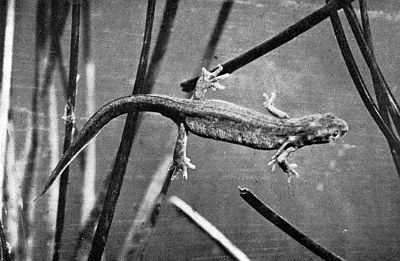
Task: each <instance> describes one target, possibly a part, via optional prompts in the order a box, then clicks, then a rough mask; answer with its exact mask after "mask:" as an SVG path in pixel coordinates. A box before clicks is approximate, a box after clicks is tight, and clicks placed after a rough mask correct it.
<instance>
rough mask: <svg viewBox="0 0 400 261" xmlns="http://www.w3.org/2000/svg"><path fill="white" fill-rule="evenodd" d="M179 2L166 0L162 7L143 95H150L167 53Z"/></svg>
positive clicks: (177, 0)
mask: <svg viewBox="0 0 400 261" xmlns="http://www.w3.org/2000/svg"><path fill="white" fill-rule="evenodd" d="M178 6H179V0H167V2H166V3H165V7H164V14H163V18H162V21H161V26H160V31H159V33H158V36H157V40H156V42H155V45H154V51H153V54H152V56H151V59H150V63H149V68H148V70H147V72H146V80H145V82H146V85H145V88H143V90H144V92H143V93H150V92H151V91H152V89H153V87H154V84H155V82H156V79H157V78H158V74H159V72H160V67H161V64H162V60H163V59H164V56H165V54H166V52H167V48H168V45H169V39H170V36H171V32H172V28H173V27H174V22H175V17H176V12H177V10H178Z"/></svg>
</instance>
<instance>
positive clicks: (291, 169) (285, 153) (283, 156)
mask: <svg viewBox="0 0 400 261" xmlns="http://www.w3.org/2000/svg"><path fill="white" fill-rule="evenodd" d="M296 149H297V148H296V147H288V148H286V149H283V150H282V151H281V152H280V153H279V154H278V153H277V154H275V156H274V157H273V158H272V160H271V161H270V162H269V163H268V165H271V164H275V163H277V164H278V166H279V167H280V168H281V169H282V170H283V171H284V172H286V173H287V174H288V176H289V177H288V183H290V181H291V179H292V177H293V176H295V177H296V178H298V177H299V173H298V172H297V171H296V170H295V168H296V167H297V164H295V163H291V164H290V163H289V162H288V160H287V158H288V157H289V155H290V153H292V152H294V151H296Z"/></svg>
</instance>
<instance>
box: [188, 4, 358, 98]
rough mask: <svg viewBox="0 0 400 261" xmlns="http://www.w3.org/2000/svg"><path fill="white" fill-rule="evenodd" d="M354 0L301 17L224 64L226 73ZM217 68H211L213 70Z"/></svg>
mask: <svg viewBox="0 0 400 261" xmlns="http://www.w3.org/2000/svg"><path fill="white" fill-rule="evenodd" d="M353 1H354V0H333V1H330V2H329V3H328V4H326V5H325V6H324V7H322V8H320V9H318V10H317V11H315V12H313V13H312V14H310V15H309V16H307V17H305V18H303V19H301V20H300V21H299V22H297V23H295V24H294V25H292V26H289V27H288V28H286V29H285V30H283V31H282V32H280V33H279V34H277V35H275V36H274V37H272V38H271V39H269V40H267V41H265V42H263V43H261V44H259V45H257V46H255V47H253V48H251V49H250V50H248V51H246V52H244V53H243V54H241V55H239V56H237V57H236V58H234V59H232V60H230V61H227V62H225V63H223V64H222V66H223V67H224V71H223V72H224V73H232V72H234V71H236V70H237V69H239V68H241V67H243V66H244V65H246V64H248V63H250V62H252V61H254V60H255V59H257V58H259V57H261V56H263V55H265V54H267V53H268V52H270V51H272V50H274V49H276V48H278V47H279V46H281V45H283V44H285V43H287V42H289V41H290V40H293V39H294V38H295V37H297V36H299V35H300V34H302V33H304V32H305V31H307V30H308V29H310V28H312V27H314V26H315V25H317V24H319V23H320V22H321V21H323V20H325V19H326V18H328V17H329V15H330V13H331V12H332V11H335V10H338V9H341V8H343V6H344V5H345V4H347V3H351V2H353ZM215 69H216V68H214V69H212V70H210V71H213V70H215ZM198 78H199V77H195V78H193V79H191V80H188V81H186V82H183V83H181V86H182V89H183V91H185V92H191V91H193V89H194V87H195V85H196V82H197V79H198Z"/></svg>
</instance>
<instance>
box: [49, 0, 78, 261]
mask: <svg viewBox="0 0 400 261" xmlns="http://www.w3.org/2000/svg"><path fill="white" fill-rule="evenodd" d="M79 22H80V0H73V2H72V27H71V54H70V65H69V66H70V71H69V86H68V90H67V104H66V123H65V137H64V149H63V151H64V152H65V151H66V150H67V149H68V147H69V145H70V144H71V142H72V135H73V130H74V117H75V96H76V79H77V74H78V55H79ZM68 174H69V168H66V169H65V171H64V172H63V173H62V174H61V177H60V188H59V196H58V207H57V220H56V234H55V239H54V253H53V260H59V257H60V256H59V255H60V253H59V250H60V245H61V236H62V233H63V230H64V219H65V205H66V196H67V186H68Z"/></svg>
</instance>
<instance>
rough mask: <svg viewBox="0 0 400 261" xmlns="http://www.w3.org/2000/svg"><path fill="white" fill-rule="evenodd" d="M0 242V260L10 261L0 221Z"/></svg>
mask: <svg viewBox="0 0 400 261" xmlns="http://www.w3.org/2000/svg"><path fill="white" fill-rule="evenodd" d="M0 240H1V260H3V261H11V255H10V249H9V248H8V245H7V240H6V235H5V234H4V229H3V222H1V220H0Z"/></svg>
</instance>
